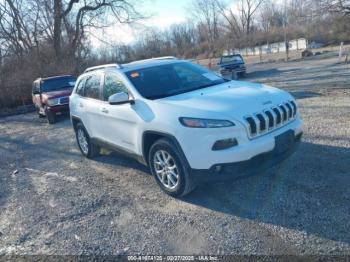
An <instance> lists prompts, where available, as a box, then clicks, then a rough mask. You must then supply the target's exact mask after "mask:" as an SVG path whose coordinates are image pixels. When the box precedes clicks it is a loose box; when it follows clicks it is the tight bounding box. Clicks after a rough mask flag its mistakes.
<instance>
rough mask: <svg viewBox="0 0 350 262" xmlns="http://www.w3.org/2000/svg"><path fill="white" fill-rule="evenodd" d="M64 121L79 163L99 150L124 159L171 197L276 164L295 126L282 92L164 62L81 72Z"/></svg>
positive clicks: (293, 141)
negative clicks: (145, 170)
mask: <svg viewBox="0 0 350 262" xmlns="http://www.w3.org/2000/svg"><path fill="white" fill-rule="evenodd" d="M70 114H71V120H72V124H73V128H74V131H75V133H76V139H77V143H78V146H79V148H80V151H81V153H82V154H83V155H84V156H86V157H88V158H92V157H94V156H96V155H98V154H99V151H100V147H106V148H109V149H112V150H116V151H119V152H124V153H126V154H127V155H128V156H132V157H135V158H136V159H137V160H139V161H140V162H141V163H144V164H146V165H148V166H149V167H150V170H151V172H152V174H153V175H154V177H155V180H156V181H157V183H158V184H159V186H160V188H161V189H163V190H164V191H165V192H166V193H167V194H169V195H172V196H184V195H186V194H187V193H189V192H191V190H193V189H194V188H195V186H196V185H197V184H198V183H199V182H202V181H209V180H221V179H225V178H235V177H239V176H241V175H242V174H251V173H252V172H254V173H259V172H262V171H264V170H265V169H266V168H269V167H271V166H273V165H276V164H277V163H280V162H281V161H283V160H284V159H286V158H287V157H288V156H289V155H290V154H291V153H293V152H294V150H295V149H296V146H297V144H298V142H299V141H300V139H301V136H302V125H303V121H302V120H301V118H300V115H299V111H298V107H297V104H296V101H295V99H294V98H293V97H292V96H291V95H290V94H289V93H287V92H285V91H283V90H280V89H277V88H273V87H269V86H267V85H263V84H254V83H247V82H240V81H228V80H226V79H224V78H222V77H221V76H218V75H216V74H215V73H213V72H211V71H209V70H208V69H206V68H203V67H201V66H199V65H196V64H192V63H190V62H188V61H185V60H180V59H176V58H170V57H166V58H154V59H149V60H143V61H136V62H132V63H129V64H124V65H118V64H112V65H104V66H99V67H94V68H88V69H87V70H85V73H84V74H82V75H81V76H80V77H79V78H78V80H77V83H76V85H75V89H74V91H73V93H72V95H71V97H70ZM145 190H147V189H145Z"/></svg>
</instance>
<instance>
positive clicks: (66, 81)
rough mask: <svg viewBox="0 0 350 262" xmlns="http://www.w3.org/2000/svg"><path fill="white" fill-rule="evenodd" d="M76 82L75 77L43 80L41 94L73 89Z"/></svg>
mask: <svg viewBox="0 0 350 262" xmlns="http://www.w3.org/2000/svg"><path fill="white" fill-rule="evenodd" d="M75 81H76V79H75V77H72V76H69V77H60V78H53V79H47V80H41V83H40V84H41V92H49V91H57V90H61V89H66V88H73V87H74V84H75Z"/></svg>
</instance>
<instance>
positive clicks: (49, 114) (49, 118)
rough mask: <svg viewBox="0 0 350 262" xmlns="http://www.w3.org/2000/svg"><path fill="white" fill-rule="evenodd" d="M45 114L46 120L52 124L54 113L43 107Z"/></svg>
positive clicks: (54, 118)
mask: <svg viewBox="0 0 350 262" xmlns="http://www.w3.org/2000/svg"><path fill="white" fill-rule="evenodd" d="M45 115H46V117H47V122H48V123H49V124H50V125H52V124H54V123H56V115H55V113H53V112H51V111H50V110H49V109H47V108H46V107H45Z"/></svg>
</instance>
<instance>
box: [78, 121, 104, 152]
mask: <svg viewBox="0 0 350 262" xmlns="http://www.w3.org/2000/svg"><path fill="white" fill-rule="evenodd" d="M80 132H81V133H80ZM81 135H84V136H85V140H86V141H85V142H86V145H84V144H83V143H84V141H83V140H82V137H80V136H81ZM75 137H76V139H77V143H78V147H79V149H80V152H81V153H82V154H83V156H85V157H87V158H94V157H96V156H98V155H99V154H100V147H99V146H97V145H94V144H93V143H92V142H91V139H90V136H89V134H88V132H87V131H86V129H85V127H84V125H83V124H82V123H78V124H77V125H76V127H75ZM79 139H81V140H79Z"/></svg>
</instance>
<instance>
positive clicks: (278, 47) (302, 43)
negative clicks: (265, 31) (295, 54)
mask: <svg viewBox="0 0 350 262" xmlns="http://www.w3.org/2000/svg"><path fill="white" fill-rule="evenodd" d="M307 46H308V43H307V40H306V39H305V38H299V39H294V40H290V41H289V42H288V47H289V50H291V51H294V50H302V49H306V48H307ZM280 52H286V43H285V42H279V43H272V44H266V45H262V46H255V47H247V48H242V49H230V50H226V51H224V55H228V54H234V53H239V54H242V55H244V56H252V55H260V54H262V55H266V54H274V53H280Z"/></svg>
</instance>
